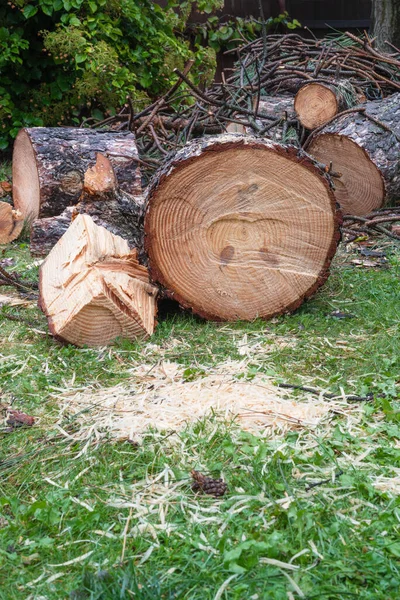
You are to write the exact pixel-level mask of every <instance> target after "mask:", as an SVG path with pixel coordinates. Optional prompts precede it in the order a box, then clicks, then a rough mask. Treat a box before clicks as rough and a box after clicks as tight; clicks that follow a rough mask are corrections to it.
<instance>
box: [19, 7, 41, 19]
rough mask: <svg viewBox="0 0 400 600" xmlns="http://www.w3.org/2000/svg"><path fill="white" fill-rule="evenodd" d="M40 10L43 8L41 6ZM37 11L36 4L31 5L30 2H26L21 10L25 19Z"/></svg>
mask: <svg viewBox="0 0 400 600" xmlns="http://www.w3.org/2000/svg"><path fill="white" fill-rule="evenodd" d="M42 10H43V8H42ZM37 11H38V8H37V6H32V4H27V5H26V6H25V8H24V10H23V11H22V12H23V14H24V17H25V19H30V18H31V17H33V16H34V15H36V13H37ZM43 12H44V11H43Z"/></svg>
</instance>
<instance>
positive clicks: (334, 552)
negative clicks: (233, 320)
mask: <svg viewBox="0 0 400 600" xmlns="http://www.w3.org/2000/svg"><path fill="white" fill-rule="evenodd" d="M387 251H388V258H389V260H388V268H383V269H362V268H361V269H360V268H356V267H355V266H354V265H353V264H352V263H351V259H352V258H354V256H352V255H349V256H346V255H345V254H344V253H343V252H342V253H340V255H339V256H338V257H337V259H336V260H335V264H334V266H333V269H332V274H331V277H330V278H329V280H328V283H327V284H326V285H325V287H324V288H323V289H322V290H321V291H320V292H319V293H318V294H317V295H316V296H315V297H314V298H313V299H312V300H310V301H308V302H307V303H306V304H304V305H303V306H302V307H301V308H300V309H299V310H298V311H297V312H296V313H295V314H293V315H285V316H282V317H279V318H277V319H274V320H273V321H270V322H267V323H265V322H261V321H256V322H254V323H250V324H249V323H237V324H229V325H227V324H214V323H205V322H203V321H201V320H199V319H197V318H196V317H194V316H191V315H187V314H184V313H181V312H179V311H178V312H176V313H175V314H169V315H167V316H166V317H165V318H163V319H162V320H161V321H160V323H159V326H158V329H157V331H156V334H155V335H154V336H153V337H152V339H151V340H149V341H148V342H146V343H142V344H132V343H128V342H126V341H124V340H121V341H120V342H118V343H117V344H116V345H115V346H113V347H111V348H104V349H100V350H93V349H77V348H74V347H71V346H63V345H61V344H60V343H58V342H56V341H54V340H53V339H52V338H51V337H49V336H48V335H47V333H46V322H45V319H44V317H43V316H42V315H41V314H40V313H39V311H38V310H37V309H36V308H30V309H19V310H18V309H16V308H14V309H9V308H8V309H7V308H3V309H2V313H3V317H4V315H5V314H11V315H13V316H19V317H21V318H22V319H27V320H28V321H30V322H31V323H32V324H33V328H32V327H29V326H27V325H26V324H24V323H22V322H15V321H9V320H7V319H6V318H3V320H2V321H1V340H2V341H1V345H0V388H1V389H2V391H3V394H4V400H3V402H10V401H12V402H13V404H14V406H15V407H17V408H19V409H21V410H24V411H26V412H28V413H29V414H33V415H34V416H36V417H37V423H36V425H35V426H34V427H33V428H31V429H25V430H16V431H13V432H12V433H5V432H3V433H1V434H0V435H1V436H2V438H1V453H2V457H1V458H0V474H1V483H0V515H2V519H3V520H2V521H0V523H2V525H1V524H0V580H1V581H2V582H3V583H2V586H1V587H0V598H4V599H6V600H13V599H21V600H22V599H26V598H31V599H32V600H33V599H39V598H40V599H44V598H46V599H48V600H53V599H60V598H71V599H74V600H78V599H86V598H88V599H89V598H90V599H95V598H96V599H114V598H123V599H128V598H138V599H159V598H160V599H161V598H163V599H164V598H165V599H172V598H182V599H187V600H189V599H190V600H197V599H199V600H200V599H201V600H208V599H210V600H213V599H214V598H216V599H217V600H218V599H222V600H226V599H229V600H231V599H232V600H239V599H240V600H242V599H249V598H252V599H254V600H256V599H257V598H258V599H260V600H261V599H264V598H265V599H271V600H272V599H273V600H281V599H282V600H283V599H284V600H291V598H296V599H297V598H300V597H305V598H307V599H311V598H315V599H320V598H321V599H332V600H333V599H342V598H351V597H358V598H362V599H365V600H367V599H371V600H376V599H378V600H388V599H392V600H395V599H397V598H398V589H399V587H400V572H399V564H400V563H399V558H400V543H399V541H398V539H399V529H400V502H399V499H398V497H397V496H396V495H393V494H391V493H388V492H384V491H379V490H378V489H377V488H376V487H375V485H374V482H375V481H376V479H377V478H378V477H388V478H393V477H398V476H399V474H400V471H399V469H400V450H399V448H400V441H399V440H400V426H399V424H400V422H399V415H400V413H399V402H398V380H399V366H400V365H399V362H400V358H399V356H400V353H399V346H400V344H399V335H400V334H399V319H400V308H399V297H400V278H399V274H400V253H399V252H398V251H396V250H395V249H394V248H390V247H388V249H387ZM7 257H13V258H14V259H15V261H16V262H15V264H14V266H13V267H12V268H13V269H15V270H16V271H18V272H19V273H24V274H25V276H26V277H27V278H30V279H35V278H36V276H37V270H36V269H35V268H34V269H29V270H28V269H27V266H28V265H29V263H31V262H32V259H31V258H30V257H29V253H28V249H27V247H26V245H24V244H13V245H10V246H9V247H7V248H6V249H5V250H4V251H3V254H2V256H1V257H0V260H1V259H2V258H7ZM3 290H5V288H3ZM335 310H340V311H341V312H344V313H351V314H352V315H353V317H352V318H346V319H337V318H335V317H333V316H332V313H333V311H335ZM244 336H247V338H245V339H246V341H247V345H248V346H249V347H250V348H251V346H252V345H254V344H256V343H257V344H261V345H262V347H263V348H264V349H265V348H267V349H268V347H270V352H258V351H257V350H255V351H254V352H251V355H250V359H249V360H247V362H246V367H245V369H244V372H243V373H241V374H240V376H241V377H243V378H244V379H246V380H247V379H249V380H251V379H252V377H254V375H256V374H258V373H262V374H265V375H266V376H270V377H272V379H273V381H275V382H277V383H279V382H286V383H292V384H303V385H312V386H314V387H317V388H319V389H328V390H329V391H332V392H335V393H341V390H342V389H343V390H344V392H345V393H347V394H354V393H356V394H362V395H365V394H367V393H369V392H372V393H374V394H375V396H374V399H373V400H371V401H370V402H365V403H360V404H355V405H354V406H352V405H349V406H348V407H347V408H346V410H345V411H344V413H343V414H342V413H340V414H338V413H334V414H332V415H331V418H330V419H329V420H328V421H326V422H325V423H324V424H323V425H321V426H320V427H319V428H317V429H316V430H300V431H298V432H289V433H286V434H281V435H278V434H276V435H272V436H269V437H268V436H267V437H263V438H260V437H257V436H254V435H251V434H249V433H246V432H243V431H241V430H240V429H239V428H238V426H237V425H235V424H228V423H221V422H219V421H217V420H216V419H215V418H214V417H212V418H211V417H210V418H209V419H207V420H205V421H203V422H200V423H196V424H194V425H192V426H190V427H189V426H188V428H187V429H186V430H185V431H183V432H180V433H179V434H176V433H175V434H172V435H171V433H170V432H165V433H162V434H161V433H156V432H153V433H151V432H149V433H148V434H146V435H145V436H144V439H143V443H142V444H140V445H138V446H133V445H132V444H130V443H128V442H126V441H121V442H115V441H113V440H111V439H110V438H107V437H103V438H101V439H100V440H98V441H96V440H95V439H94V438H92V439H90V440H89V443H87V441H86V440H80V439H79V424H78V422H77V421H76V420H75V419H73V418H70V417H68V416H65V417H64V419H63V420H62V421H60V420H59V419H60V417H59V407H58V403H57V393H59V391H60V390H65V388H68V387H69V386H70V387H73V388H78V387H81V386H89V385H94V386H103V387H108V386H112V385H115V384H117V383H119V382H121V381H124V379H128V378H129V370H130V369H131V368H132V367H134V366H136V365H138V364H141V363H142V362H150V363H156V362H157V361H158V360H160V358H163V359H168V360H171V361H176V362H178V363H180V364H183V365H185V367H187V369H188V373H189V374H190V376H191V377H196V375H197V374H201V373H202V372H204V370H207V367H212V366H214V365H217V364H219V363H221V362H223V361H225V360H226V359H227V358H232V359H240V358H242V357H241V355H240V353H239V346H240V344H241V343H242V342H244ZM338 342H339V343H338ZM56 423H59V424H61V426H62V430H60V429H59V428H58V427H57V426H56ZM63 432H67V434H68V435H65V433H63ZM193 468H197V469H200V470H203V471H204V472H207V473H211V474H213V475H215V476H220V475H222V476H223V477H224V479H225V480H226V481H227V483H228V485H229V493H228V494H227V495H226V496H225V497H223V498H222V499H214V498H210V497H208V496H196V495H195V494H194V493H193V492H192V490H191V488H190V470H191V469H193ZM335 473H336V474H337V476H336V477H333V475H334V474H335ZM340 473H342V474H340ZM326 479H329V480H330V481H328V482H325V483H322V484H321V485H318V486H316V487H313V488H311V489H308V485H309V484H313V483H315V482H321V481H324V480H326ZM296 555H298V556H297V557H296V558H294V559H293V562H292V563H290V562H289V561H290V560H291V559H292V558H293V557H294V556H296ZM274 561H280V562H274ZM291 566H292V568H291ZM32 582H33V583H32ZM221 586H222V587H221ZM302 595H303V596H302Z"/></svg>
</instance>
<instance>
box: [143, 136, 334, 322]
mask: <svg viewBox="0 0 400 600" xmlns="http://www.w3.org/2000/svg"><path fill="white" fill-rule="evenodd" d="M335 206H336V203H335V199H334V195H333V192H332V190H331V189H330V187H329V185H328V182H327V180H326V179H325V178H324V177H323V176H322V175H321V172H320V171H319V169H317V168H316V167H315V166H314V164H313V163H312V162H311V160H310V159H309V158H307V157H305V156H304V155H302V153H301V152H300V151H298V150H297V149H296V148H294V147H283V146H279V145H277V144H273V143H272V142H268V141H263V140H261V139H256V138H251V137H243V136H235V135H229V134H227V135H222V136H219V137H216V138H204V139H201V140H196V141H194V142H192V143H191V144H189V145H188V146H186V147H185V148H183V149H182V150H181V151H179V152H178V153H177V154H176V155H175V157H174V158H173V159H172V160H171V161H170V162H168V163H167V164H166V165H165V166H164V167H163V168H162V170H161V171H160V172H159V173H158V174H157V176H156V178H155V179H154V180H153V182H152V184H151V185H150V187H149V189H148V207H147V212H146V217H145V248H146V250H147V252H148V255H149V265H150V272H151V275H152V278H153V279H154V280H155V281H158V282H160V283H161V284H162V285H163V286H164V288H165V290H166V293H167V294H168V295H169V296H171V297H172V298H175V299H176V300H178V302H180V304H181V305H182V306H184V307H186V308H190V309H192V310H193V311H194V312H195V313H197V314H199V315H201V316H203V317H206V318H209V319H214V320H229V321H232V320H238V319H244V320H252V319H255V318H256V317H263V318H269V317H272V316H273V315H276V314H280V313H284V312H287V311H292V310H294V309H295V308H297V307H298V306H300V304H301V303H302V302H303V301H304V299H305V298H307V297H309V296H310V295H311V294H312V293H313V292H315V291H316V289H317V288H318V287H319V286H320V285H322V284H323V283H324V281H325V280H326V278H327V276H328V269H329V265H330V262H331V259H332V257H333V255H334V253H335V251H336V246H337V243H338V239H339V233H338V228H339V223H338V215H337V213H336V207H335Z"/></svg>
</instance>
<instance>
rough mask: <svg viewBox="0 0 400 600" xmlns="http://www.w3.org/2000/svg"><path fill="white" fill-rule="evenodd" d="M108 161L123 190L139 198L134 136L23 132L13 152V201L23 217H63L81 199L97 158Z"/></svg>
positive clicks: (61, 129)
mask: <svg viewBox="0 0 400 600" xmlns="http://www.w3.org/2000/svg"><path fill="white" fill-rule="evenodd" d="M99 152H100V153H101V154H104V155H105V156H106V157H107V158H109V160H110V162H111V164H112V166H113V168H114V171H115V175H116V178H117V180H118V184H119V186H120V187H121V190H123V191H124V192H127V193H129V194H131V195H133V196H135V195H138V194H141V180H140V169H139V162H138V152H137V148H136V142H135V136H134V135H133V133H130V132H120V133H108V132H101V131H95V130H92V129H78V128H73V127H58V128H51V127H32V128H27V129H21V131H20V132H19V133H18V135H17V138H16V140H15V143H14V152H13V201H14V206H15V208H17V209H18V210H19V211H20V212H21V213H22V214H23V215H24V217H28V218H29V219H31V220H33V219H36V218H38V217H40V218H44V217H52V216H55V215H60V214H61V213H62V212H63V211H64V210H65V209H66V208H67V207H68V206H73V205H74V204H77V202H78V201H79V199H80V196H81V193H82V188H83V182H84V176H85V173H86V172H87V170H88V169H89V168H90V167H93V165H94V164H95V162H96V156H97V154H98V153H99Z"/></svg>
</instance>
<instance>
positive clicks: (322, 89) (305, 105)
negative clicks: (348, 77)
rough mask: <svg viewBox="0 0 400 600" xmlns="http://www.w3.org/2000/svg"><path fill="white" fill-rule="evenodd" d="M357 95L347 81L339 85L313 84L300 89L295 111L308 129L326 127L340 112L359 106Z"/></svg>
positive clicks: (295, 100)
mask: <svg viewBox="0 0 400 600" xmlns="http://www.w3.org/2000/svg"><path fill="white" fill-rule="evenodd" d="M357 100H358V98H357V93H356V91H355V89H354V88H353V86H352V85H351V84H350V83H348V82H347V81H343V82H342V83H339V84H333V83H332V84H328V83H319V82H312V83H306V85H304V86H303V87H301V88H300V89H299V91H298V92H297V94H296V96H295V98H294V109H295V111H296V114H297V117H298V119H299V121H300V123H301V124H302V125H303V127H305V128H306V129H315V128H316V127H320V126H321V125H324V124H325V123H327V122H328V121H330V119H332V117H334V116H335V115H336V114H337V113H338V112H341V111H343V110H346V109H347V108H351V107H352V106H355V105H356V104H357Z"/></svg>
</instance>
